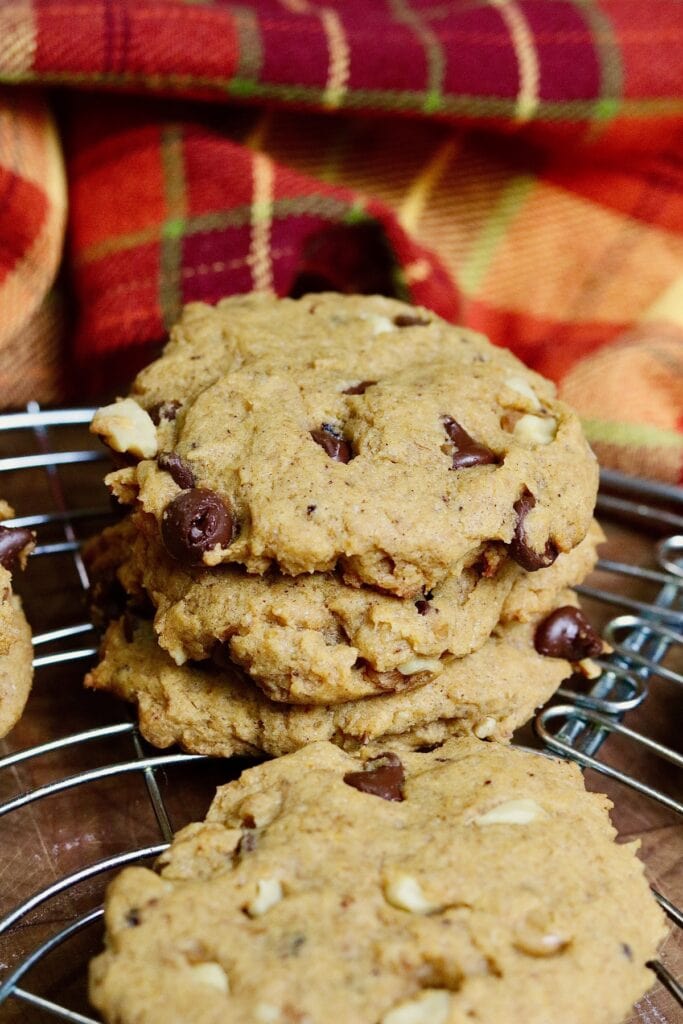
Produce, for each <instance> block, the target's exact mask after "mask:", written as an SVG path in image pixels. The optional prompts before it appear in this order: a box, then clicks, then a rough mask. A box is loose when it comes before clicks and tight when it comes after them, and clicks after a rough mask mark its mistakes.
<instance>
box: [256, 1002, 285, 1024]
mask: <svg viewBox="0 0 683 1024" xmlns="http://www.w3.org/2000/svg"><path fill="white" fill-rule="evenodd" d="M281 1018H282V1014H281V1012H280V1007H279V1006H274V1005H273V1003H257V1004H256V1006H255V1007H254V1020H257V1021H258V1024H277V1022H278V1021H279V1020H281Z"/></svg>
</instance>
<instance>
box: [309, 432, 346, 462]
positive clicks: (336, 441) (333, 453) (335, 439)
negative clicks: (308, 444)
mask: <svg viewBox="0 0 683 1024" xmlns="http://www.w3.org/2000/svg"><path fill="white" fill-rule="evenodd" d="M311 437H312V438H313V440H314V441H315V443H316V444H319V445H320V447H321V448H322V449H323V450H324V451H325V452H327V454H328V455H329V457H330V458H331V459H333V460H334V461H335V462H344V463H346V462H350V461H351V445H350V444H349V442H348V441H346V440H344V438H343V437H342V436H341V434H340V433H339V431H338V430H337V429H336V427H333V426H332V424H331V423H323V425H322V427H321V428H320V430H312V431H311Z"/></svg>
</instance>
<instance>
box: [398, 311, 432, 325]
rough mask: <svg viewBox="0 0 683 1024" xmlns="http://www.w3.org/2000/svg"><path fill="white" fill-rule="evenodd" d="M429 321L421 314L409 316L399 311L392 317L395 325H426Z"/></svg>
mask: <svg viewBox="0 0 683 1024" xmlns="http://www.w3.org/2000/svg"><path fill="white" fill-rule="evenodd" d="M430 322H431V321H429V320H425V319H424V317H421V316H410V314H408V313H399V315H398V316H395V317H394V323H395V324H396V326H397V327H427V326H428V325H429V324H430Z"/></svg>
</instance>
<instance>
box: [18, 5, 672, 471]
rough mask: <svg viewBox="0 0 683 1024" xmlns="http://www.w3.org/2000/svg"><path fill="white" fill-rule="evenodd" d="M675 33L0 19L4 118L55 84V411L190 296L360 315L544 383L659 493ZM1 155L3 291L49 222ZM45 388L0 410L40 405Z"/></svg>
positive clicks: (141, 10) (532, 13) (446, 24)
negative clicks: (490, 353)
mask: <svg viewBox="0 0 683 1024" xmlns="http://www.w3.org/2000/svg"><path fill="white" fill-rule="evenodd" d="M679 15H680V9H679V6H678V4H677V3H676V0H648V2H647V3H646V2H644V0H595V2H591V3H588V2H584V0H489V2H487V3H476V4H474V3H471V2H470V0H462V2H460V3H452V4H447V5H446V4H436V3H433V2H426V0H377V2H374V3H368V2H367V0H363V2H361V0H343V2H342V0H337V2H331V3H314V2H312V0H280V2H277V0H257V2H252V3H245V4H239V5H236V4H226V3H220V2H217V3H214V4H196V3H184V2H180V0H165V2H162V0H138V2H137V3H132V2H131V3H129V2H123V0H122V2H119V3H116V4H112V3H110V2H104V0H102V2H100V0H93V2H90V3H87V2H83V0H81V2H80V3H76V2H65V0H5V3H4V4H3V5H2V6H0V81H4V82H5V83H7V86H8V88H7V89H6V95H7V100H6V104H5V106H6V108H7V107H9V108H11V107H12V106H13V105H14V106H16V104H18V103H36V102H39V101H37V100H36V99H34V98H32V97H31V98H26V97H27V95H28V94H27V93H26V92H24V91H23V90H21V89H18V88H17V86H18V85H20V84H21V83H31V84H32V85H35V84H39V85H42V86H43V87H52V86H60V87H63V86H67V87H69V89H68V92H67V93H66V95H65V91H64V89H60V92H59V97H58V106H59V110H60V126H61V127H62V129H63V138H64V150H65V154H66V167H67V175H68V180H69V202H70V213H69V232H70V233H69V239H68V249H67V260H66V265H65V268H64V269H65V273H64V280H65V282H67V283H68V285H69V286H70V287H71V288H72V290H73V293H74V297H75V309H76V323H75V330H74V331H73V334H72V337H73V339H74V341H73V343H72V345H71V346H70V347H69V348H68V350H67V351H68V353H69V358H70V359H71V360H72V366H75V367H77V369H78V371H79V372H78V378H77V379H78V390H79V393H78V395H76V394H73V393H72V396H71V397H79V398H82V397H83V391H84V390H89V392H90V393H93V392H97V391H101V390H103V389H104V388H105V387H111V385H112V381H113V380H115V379H117V377H118V379H119V380H123V379H124V377H125V376H126V375H129V374H130V373H131V372H133V370H134V369H135V367H136V365H138V364H140V363H141V362H143V361H144V360H146V359H147V358H149V355H150V352H151V351H152V348H153V347H154V346H155V345H158V343H159V342H160V341H161V340H162V339H163V337H164V334H165V332H166V331H167V329H168V327H169V326H170V324H171V323H172V322H173V320H174V319H175V318H176V316H177V314H178V311H179V309H180V307H181V305H182V304H183V303H184V302H187V301H190V300H192V299H204V300H206V301H215V300H216V299H217V298H219V297H220V296H222V295H225V294H229V293H231V292H237V291H245V290H249V289H254V288H255V289H272V290H274V291H276V292H277V293H278V294H298V293H300V292H301V291H303V290H305V289H306V288H312V289H319V288H322V287H327V288H330V287H331V288H335V289H337V290H342V291H382V292H385V293H389V294H394V295H398V296H400V297H403V298H406V299H409V300H412V301H415V302H420V303H423V304H425V305H428V306H430V307H431V308H433V309H435V310H436V311H437V312H439V313H441V314H442V315H445V316H447V317H449V318H450V319H453V320H459V321H461V322H464V323H467V324H469V325H471V326H474V327H477V328H479V329H481V330H484V331H485V332H486V333H488V334H489V335H490V336H491V337H492V339H493V340H494V341H495V342H496V343H498V344H505V345H509V346H510V347H512V348H513V349H514V350H515V351H516V352H517V353H518V354H519V355H521V356H522V358H524V359H525V360H526V361H527V362H529V363H530V364H531V365H533V366H535V367H536V368H538V369H540V370H541V371H542V372H544V373H546V374H548V375H550V376H552V377H554V378H555V379H556V380H557V381H558V382H559V384H560V387H561V390H562V392H563V394H565V395H566V396H567V397H568V398H569V399H570V400H571V401H572V402H573V403H574V404H576V405H577V406H578V407H579V409H580V411H581V412H582V413H583V415H584V421H585V425H586V429H587V431H588V434H589V436H590V438H591V440H592V442H593V443H594V445H595V447H596V449H597V450H598V452H599V454H600V455H601V457H602V458H603V460H605V461H607V462H609V463H610V464H612V465H616V466H619V467H620V468H625V469H628V470H631V471H639V472H645V473H647V474H650V475H656V476H659V477H661V478H664V479H668V480H678V479H680V477H681V468H682V465H683V437H682V434H681V426H682V423H681V420H682V418H683V393H682V392H683V384H682V379H683V374H682V372H681V367H680V351H681V348H680V342H681V340H682V339H683V333H682V328H683V284H682V283H681V282H682V280H683V193H682V191H681V177H682V170H681V168H682V162H683V144H682V143H683V62H681V60H680V58H678V56H677V54H678V53H679V52H680V48H681V42H683V20H682V19H681V18H680V16H679ZM10 86H13V88H10ZM84 90H88V94H86V92H85V91H84ZM105 90H106V91H107V92H108V93H109V94H110V95H105ZM112 91H116V92H117V93H118V94H119V95H118V96H116V97H114V96H112V95H111V93H112ZM133 92H135V93H137V94H138V95H136V96H133V95H131V94H132V93H133ZM143 94H146V95H143ZM152 94H155V96H152ZM0 117H1V115H0ZM43 117H45V115H44V114H43ZM20 120H22V123H23V119H20ZM1 123H2V121H1V120H0V124H1ZM48 125H49V122H48V121H47V120H44V122H43V131H44V132H45V133H46V132H48V131H49V128H48ZM9 152H10V151H9V150H8V149H6V148H5V147H4V146H3V148H1V149H0V165H2V166H3V167H4V168H5V170H6V171H8V172H9V177H10V179H11V180H12V181H13V182H16V183H17V184H16V189H17V190H14V188H15V186H13V187H12V189H10V192H12V194H13V197H14V198H11V199H10V200H5V202H4V205H3V203H2V201H0V231H1V232H2V236H4V237H7V238H10V237H11V238H12V240H13V241H12V246H13V249H14V255H13V256H11V257H10V258H8V259H7V260H6V264H7V267H12V266H14V267H16V266H18V265H19V264H20V262H21V256H22V254H28V253H29V252H31V251H32V250H31V245H32V241H33V240H35V239H36V238H37V237H39V235H40V234H41V231H42V232H43V233H44V232H45V229H44V225H45V223H46V222H47V217H48V211H51V210H52V208H53V207H55V208H58V207H59V201H58V199H55V193H54V189H53V192H52V194H50V193H49V192H48V190H47V189H46V188H42V186H41V184H40V181H41V178H40V175H39V174H38V175H37V180H38V183H39V184H38V201H34V200H33V199H32V200H31V201H30V202H25V201H23V200H21V199H20V198H19V197H20V190H18V186H19V185H20V184H21V185H22V187H23V185H24V176H25V175H24V171H23V170H21V169H20V168H19V165H18V164H17V162H16V160H15V162H14V164H12V163H11V161H10V160H9V159H8V157H7V154H8V153H9ZM56 153H57V162H58V151H56ZM22 166H23V165H22ZM34 177H36V176H35V175H34ZM53 178H54V175H53ZM0 180H1V179H0ZM41 188H42V195H43V196H45V195H47V196H48V200H47V201H46V202H43V204H42V206H41V203H40V193H41ZM29 191H30V190H29ZM53 223H55V221H54V218H53ZM5 225H7V228H5ZM58 249H59V231H57V232H56V234H55V237H54V239H53V241H52V246H51V252H50V257H51V258H50V259H48V258H47V254H46V255H45V258H43V257H42V256H41V258H40V259H39V260H38V263H39V264H40V268H41V274H42V277H40V278H37V277H36V278H32V277H31V276H30V270H31V268H33V269H35V266H34V263H32V261H31V259H28V260H26V261H25V269H26V273H27V274H28V277H27V281H29V286H28V287H29V290H30V292H31V299H30V301H26V302H24V301H23V300H21V301H18V302H17V301H16V299H15V300H14V302H13V306H12V314H11V315H10V316H9V318H7V324H10V323H11V327H10V326H5V327H2V326H0V344H2V343H3V339H4V343H5V345H8V344H10V342H11V344H12V346H13V350H16V349H17V347H18V348H19V349H23V346H22V344H21V343H20V342H18V340H17V339H18V338H20V337H21V327H22V324H28V323H32V322H33V321H31V315H33V316H34V317H36V316H37V312H36V311H37V310H39V309H41V310H42V309H43V308H44V307H43V306H41V303H42V302H43V300H44V297H45V292H46V289H47V287H48V285H49V281H50V280H51V277H52V276H53V275H54V270H55V267H56V263H57V255H58ZM1 260H2V257H0V266H2V265H3V264H2V262H1ZM5 273H7V271H5ZM7 294H8V293H3V291H2V289H1V286H0V299H2V300H4V301H5V305H6V306H7V305H8V303H7V298H6V295H7ZM41 315H42V317H43V319H42V321H41V322H43V323H45V322H48V321H46V320H45V314H44V313H42V314H41ZM24 329H25V330H26V331H28V330H29V328H28V327H26V328H24ZM38 333H40V332H38ZM25 336H26V337H27V338H29V337H30V336H29V334H26V335H25ZM35 336H36V330H35V327H34V328H33V335H32V337H33V338H35ZM31 345H33V346H35V340H33V341H30V340H27V342H26V346H27V347H28V348H30V346H31ZM53 350H54V341H53ZM47 361H48V363H49V359H48V360H47ZM45 363H46V355H45V353H44V352H43V353H41V354H40V355H39V356H38V357H37V359H36V360H35V362H34V363H32V362H31V361H30V360H29V367H32V366H34V365H35V368H36V371H37V370H38V369H40V372H41V373H42V374H43V376H42V377H41V376H40V375H39V374H38V373H33V372H31V370H30V369H29V371H28V374H27V378H26V381H25V382H24V383H23V384H22V383H20V382H18V381H16V380H9V381H7V382H6V383H7V386H6V390H5V392H4V393H5V396H6V399H7V400H8V401H9V400H18V399H19V398H21V397H23V395H24V392H25V390H26V389H27V388H28V386H29V385H31V386H32V387H33V389H34V391H35V389H36V387H37V389H38V390H39V391H40V390H41V389H46V393H47V394H52V393H55V392H56V391H57V388H58V383H57V377H56V375H55V374H54V372H52V371H51V373H49V374H48V378H49V379H46V378H45V373H44V366H45ZM50 365H51V366H53V365H54V360H53V362H52V363H50ZM71 379H72V380H73V379H75V378H74V377H73V376H72V378H71ZM22 388H23V390H22ZM50 388H51V389H52V391H50Z"/></svg>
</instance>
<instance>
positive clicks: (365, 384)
mask: <svg viewBox="0 0 683 1024" xmlns="http://www.w3.org/2000/svg"><path fill="white" fill-rule="evenodd" d="M376 383H377V381H376V380H362V381H360V383H359V384H352V385H351V387H350V388H346V390H345V391H342V395H364V394H365V392H366V391H367V390H368V388H371V387H372V385H373V384H376Z"/></svg>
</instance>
